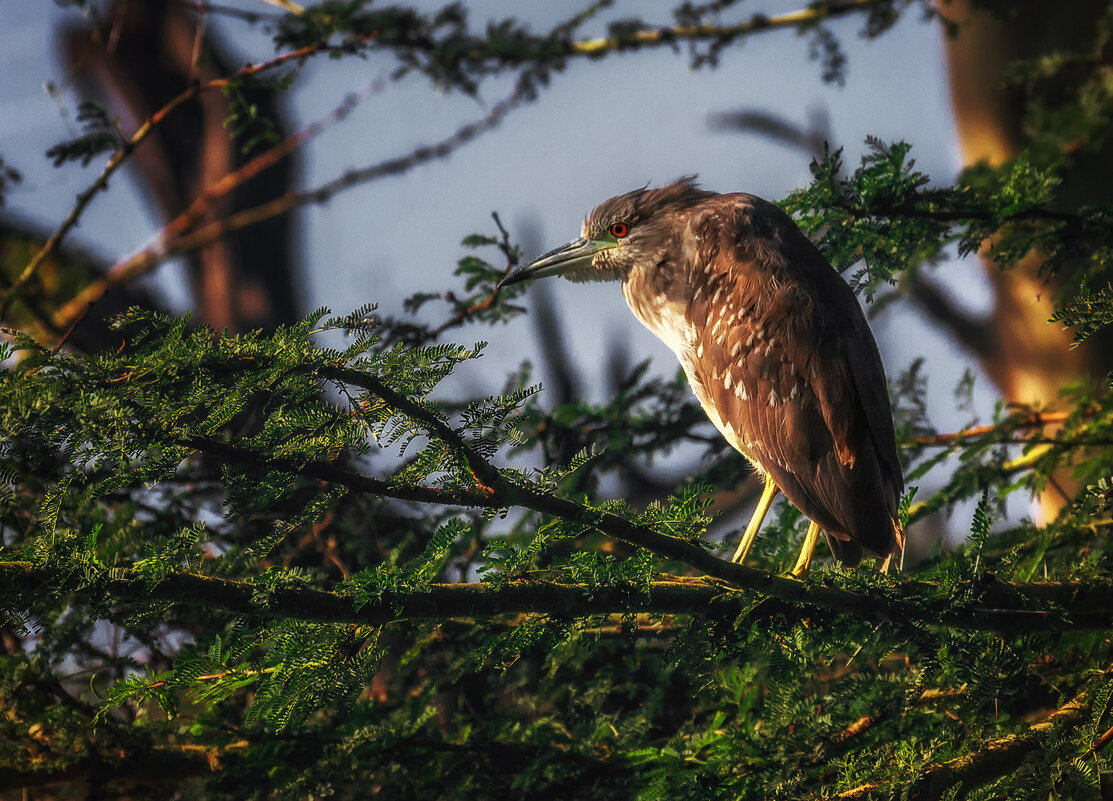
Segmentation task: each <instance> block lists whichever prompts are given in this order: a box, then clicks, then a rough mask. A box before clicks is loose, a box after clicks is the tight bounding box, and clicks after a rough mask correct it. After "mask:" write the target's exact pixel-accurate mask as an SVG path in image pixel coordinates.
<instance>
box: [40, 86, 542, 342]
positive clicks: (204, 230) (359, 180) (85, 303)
mask: <svg viewBox="0 0 1113 801" xmlns="http://www.w3.org/2000/svg"><path fill="white" fill-rule="evenodd" d="M523 98H524V93H523V92H522V91H521V90H520V89H519V90H516V91H515V92H514V93H513V94H511V95H510V97H508V98H506V99H505V100H502V101H501V102H499V103H497V104H495V106H494V108H492V109H491V111H490V113H489V114H487V115H486V116H485V117H483V118H482V119H480V120H478V121H476V122H473V123H470V124H468V125H465V126H463V127H462V128H459V129H458V130H457V131H456V132H455V133H453V134H452V135H451V136H449V137H447V138H445V139H442V140H441V141H440V142H438V143H436V144H434V145H426V146H421V147H418V148H415V149H414V150H413V151H411V152H410V153H408V154H406V155H405V156H400V157H398V158H394V159H389V160H387V161H383V162H380V163H378V164H374V165H371V166H369V167H364V168H362V169H357V170H350V171H348V172H346V173H344V174H343V175H341V176H339V177H338V178H334V179H333V180H331V181H329V182H327V183H325V184H322V185H321V186H318V187H316V188H314V189H304V190H291V191H289V192H287V193H286V194H284V195H281V196H279V197H276V198H275V199H273V200H270V201H267V202H266V203H262V204H260V205H258V206H254V207H253V208H249V209H244V210H243V211H240V212H237V213H236V214H232V215H230V216H228V217H226V218H224V219H223V220H217V221H216V222H212V223H209V224H208V225H203V226H201V227H200V228H197V229H196V230H194V231H193V232H191V233H188V234H186V233H183V234H182V235H180V236H177V237H175V238H173V239H172V240H171V241H169V242H160V243H158V244H156V245H155V246H151V247H148V248H144V249H143V250H141V251H140V252H139V253H137V254H135V255H133V256H130V257H129V258H127V259H125V260H123V261H120V262H117V263H116V264H115V265H113V266H112V268H111V269H110V270H109V272H108V274H106V275H105V276H104V277H103V278H101V279H99V280H98V281H95V282H93V283H92V284H90V285H89V286H87V287H86V288H85V289H84V290H82V291H81V292H80V293H79V294H78V295H77V296H76V297H74V298H73V299H71V300H70V301H69V302H67V303H66V304H65V305H64V306H63V307H62V308H61V309H59V310H58V312H57V313H56V314H55V315H54V319H53V321H52V323H53V325H54V326H55V328H57V329H62V330H65V329H69V328H71V327H72V326H73V325H75V324H76V323H77V322H79V321H80V320H81V318H82V317H83V316H84V315H85V314H86V313H87V312H88V310H89V308H90V307H91V306H92V305H93V304H94V303H96V302H97V301H98V300H99V299H100V298H102V297H103V296H104V294H105V293H106V292H108V291H109V290H110V289H111V288H112V287H114V286H116V285H117V284H119V283H121V282H123V281H128V280H132V279H134V278H136V277H138V276H140V275H142V274H144V273H146V272H149V271H150V270H151V269H153V268H154V267H156V266H158V265H159V264H161V263H162V262H164V261H166V260H167V259H169V258H172V257H174V256H178V255H180V254H182V253H187V252H190V251H193V250H197V249H198V248H201V247H204V246H205V245H208V244H209V243H211V242H214V241H216V240H217V239H220V238H221V237H223V236H225V235H226V234H229V233H231V232H233V231H238V230H240V229H242V228H247V227H248V226H250V225H255V224H256V223H260V222H262V221H263V220H269V219H271V218H272V217H278V216H280V215H282V214H286V213H287V212H289V211H291V210H293V209H295V208H297V207H299V206H304V205H308V204H310V203H325V202H327V201H329V200H330V199H331V198H332V197H333V195H335V194H337V193H339V192H342V191H344V190H347V189H351V188H352V187H354V186H357V185H360V184H365V183H368V182H370V181H374V180H378V179H379V178H385V177H387V176H390V175H397V174H399V173H402V172H405V171H406V170H409V169H411V168H412V167H415V166H417V165H419V164H423V163H425V162H428V161H434V160H436V159H440V158H444V157H446V156H448V155H449V154H451V153H452V152H454V151H456V150H458V149H459V148H460V147H462V146H463V145H465V144H467V143H468V142H470V141H471V140H472V139H474V138H475V137H476V136H478V135H480V134H482V133H485V132H486V131H489V130H491V129H492V128H494V127H496V126H497V125H498V124H499V123H500V122H502V120H503V118H504V117H505V116H506V114H507V113H508V112H509V111H510V110H511V109H513V108H514V107H515V106H516V105H518V103H520V102H521V100H522V99H523Z"/></svg>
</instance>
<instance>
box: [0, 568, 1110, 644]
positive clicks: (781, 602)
mask: <svg viewBox="0 0 1113 801" xmlns="http://www.w3.org/2000/svg"><path fill="white" fill-rule="evenodd" d="M728 564H729V563H728ZM741 570H742V572H743V575H744V576H745V577H746V579H747V581H743V582H739V586H742V587H754V588H755V589H757V590H758V593H759V594H760V595H764V596H766V599H765V600H759V599H755V598H754V597H753V595H752V593H746V592H739V591H738V590H737V589H736V588H734V587H728V586H724V585H723V584H721V583H719V582H712V581H705V582H699V581H696V580H693V579H688V580H658V581H650V582H648V583H647V584H644V585H626V586H604V587H599V586H597V587H584V586H576V585H571V584H565V583H560V582H553V581H545V580H537V579H525V580H515V581H510V582H505V583H501V584H499V585H497V586H496V585H492V584H485V583H479V584H464V583H460V584H430V585H426V586H424V587H420V588H416V589H408V590H391V589H384V590H381V591H379V592H378V593H376V594H374V595H372V596H368V597H363V596H360V598H359V599H358V602H357V600H356V598H354V597H353V596H352V595H348V594H343V593H336V592H326V591H322V590H317V589H313V588H309V587H300V586H294V587H277V588H269V587H265V586H262V585H260V584H259V583H257V582H251V581H244V580H232V579H226V578H221V577H218V576H207V575H202V574H199V573H170V574H168V575H164V576H161V577H158V578H157V579H152V577H151V576H150V575H149V574H147V573H145V572H143V571H140V570H137V569H134V568H122V567H114V568H112V569H111V570H110V571H109V572H108V573H106V574H104V575H100V576H98V577H97V579H96V581H95V582H93V583H91V584H89V583H88V582H89V579H88V577H86V578H84V579H79V578H78V577H77V576H76V574H72V573H71V574H69V576H68V577H67V575H66V574H64V573H63V572H60V571H58V570H56V569H51V568H45V567H40V566H37V565H34V564H32V563H29V562H0V586H3V587H4V588H5V590H4V591H3V594H5V595H8V596H10V597H12V598H17V597H18V596H19V594H20V593H34V592H36V591H39V590H42V589H44V588H50V591H51V592H52V593H67V592H79V591H80V590H81V588H82V586H83V585H84V586H89V587H91V588H92V589H93V591H94V592H96V593H98V594H100V596H101V597H100V598H99V600H100V601H102V602H104V603H106V604H117V603H132V602H144V603H153V602H159V601H170V602H173V603H176V604H185V605H190V606H200V607H204V608H206V609H212V610H222V611H226V612H234V613H237V614H245V615H260V616H263V617H275V618H289V619H293V620H307V621H317V622H322V623H343V624H347V623H354V624H363V625H373V626H378V625H384V624H387V623H393V622H398V621H403V620H416V619H428V620H447V619H452V618H493V617H503V616H511V615H521V614H537V615H549V616H556V617H568V618H575V617H590V616H594V615H620V616H621V615H624V614H632V613H647V614H652V615H666V614H685V615H692V616H695V617H707V618H722V619H726V620H734V619H736V618H738V617H739V616H740V615H741V616H745V617H751V618H755V619H760V618H766V617H770V616H772V615H777V616H781V617H784V618H787V619H788V620H793V621H796V620H808V619H811V618H815V617H816V616H817V615H819V616H822V617H832V616H836V617H837V616H839V615H843V614H849V615H852V616H856V617H860V618H863V619H866V620H870V621H886V622H888V623H890V624H892V625H894V626H897V627H898V628H899V627H902V626H905V625H908V624H919V625H924V626H940V627H949V628H958V629H971V630H979V631H997V632H1002V633H1005V632H1009V633H1019V632H1029V633H1039V632H1057V631H1086V630H1104V629H1107V628H1110V627H1113V586H1095V585H1093V584H1081V583H1078V584H1053V583H1036V584H1024V585H1005V584H1001V583H999V582H995V581H992V580H983V581H982V582H980V587H978V592H977V597H978V598H979V600H978V601H977V602H974V603H970V604H967V605H964V606H955V605H953V604H948V603H946V602H943V601H940V600H937V599H934V598H933V596H937V595H938V588H936V587H931V586H928V585H925V584H922V583H916V582H904V583H903V584H902V585H901V586H900V587H899V588H898V589H896V590H893V591H889V592H886V593H877V594H872V595H871V594H868V593H862V592H859V593H852V592H848V591H845V590H841V589H839V588H837V587H833V586H823V585H807V584H805V583H803V582H800V581H797V580H795V579H789V578H782V577H777V576H772V575H770V574H768V573H763V572H762V571H755V570H753V569H751V568H745V567H743V568H741ZM755 574H756V575H755ZM755 585H756V586H755Z"/></svg>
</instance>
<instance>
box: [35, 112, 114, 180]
mask: <svg viewBox="0 0 1113 801" xmlns="http://www.w3.org/2000/svg"><path fill="white" fill-rule="evenodd" d="M77 122H78V123H79V124H80V125H81V127H82V129H83V130H84V133H83V134H82V135H81V136H79V137H77V138H76V139H71V140H69V141H67V142H60V143H58V144H56V145H54V146H53V147H51V148H50V149H49V150H47V151H46V157H47V158H48V159H53V161H54V166H55V167H61V166H62V165H63V164H65V163H66V162H68V161H80V162H81V166H82V167H88V166H89V162H91V161H92V160H93V159H95V158H96V157H97V156H99V155H100V154H101V153H108V152H111V151H113V150H116V148H118V147H119V146H120V144H121V140H120V135H119V133H118V132H117V131H116V128H115V125H114V124H113V122H112V120H111V119H109V117H108V112H107V110H105V108H104V106H102V105H101V104H100V103H94V102H92V101H86V102H84V103H82V104H81V105H80V106H78V109H77Z"/></svg>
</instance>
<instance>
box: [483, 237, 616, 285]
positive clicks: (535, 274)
mask: <svg viewBox="0 0 1113 801" xmlns="http://www.w3.org/2000/svg"><path fill="white" fill-rule="evenodd" d="M616 244H617V243H616V242H607V241H606V240H599V239H588V238H587V237H584V236H582V237H580V238H579V239H577V240H575V241H573V242H569V243H568V244H567V245H561V246H560V247H559V248H557V249H556V250H550V251H549V252H548V253H546V254H545V255H544V256H538V257H537V258H536V259H534V260H533V261H532V262H530V263H529V264H527V265H526V266H525V267H522V268H521V269H518V270H515V271H514V272H512V273H510V275H508V276H506V277H505V278H503V279H502V280H501V281H499V288H500V289H501V288H502V287H504V286H510V285H511V284H520V283H521V282H522V281H532V280H533V279H534V278H544V277H545V276H547V275H565V274H566V273H570V272H574V271H576V270H581V269H584V268H586V267H590V266H591V259H592V257H594V256H595V254H596V253H598V252H599V251H601V250H607V249H608V248H613V247H615V245H616Z"/></svg>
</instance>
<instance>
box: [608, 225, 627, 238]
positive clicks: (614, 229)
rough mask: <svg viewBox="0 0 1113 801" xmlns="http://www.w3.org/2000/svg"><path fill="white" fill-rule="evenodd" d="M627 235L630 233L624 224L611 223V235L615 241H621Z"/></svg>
mask: <svg viewBox="0 0 1113 801" xmlns="http://www.w3.org/2000/svg"><path fill="white" fill-rule="evenodd" d="M628 233H630V229H629V228H628V227H627V226H626V223H611V235H612V236H613V237H614V238H615V239H622V237H624V236H626V235H627V234H628Z"/></svg>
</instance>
